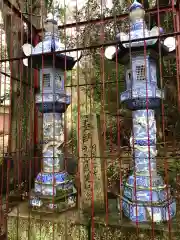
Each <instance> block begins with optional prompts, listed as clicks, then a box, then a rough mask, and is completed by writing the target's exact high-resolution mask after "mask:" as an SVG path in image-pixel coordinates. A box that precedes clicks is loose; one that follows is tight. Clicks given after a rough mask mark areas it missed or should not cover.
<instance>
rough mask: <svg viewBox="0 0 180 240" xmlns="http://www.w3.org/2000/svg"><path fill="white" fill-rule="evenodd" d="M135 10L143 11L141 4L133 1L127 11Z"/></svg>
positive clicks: (135, 0)
mask: <svg viewBox="0 0 180 240" xmlns="http://www.w3.org/2000/svg"><path fill="white" fill-rule="evenodd" d="M137 8H140V9H144V7H143V5H142V4H141V3H139V2H138V1H137V0H134V2H133V3H132V5H131V6H130V8H129V11H130V12H132V11H133V10H135V9H137Z"/></svg>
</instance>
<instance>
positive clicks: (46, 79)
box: [43, 73, 51, 88]
mask: <svg viewBox="0 0 180 240" xmlns="http://www.w3.org/2000/svg"><path fill="white" fill-rule="evenodd" d="M43 85H44V87H46V88H47V87H51V76H50V73H44V74H43Z"/></svg>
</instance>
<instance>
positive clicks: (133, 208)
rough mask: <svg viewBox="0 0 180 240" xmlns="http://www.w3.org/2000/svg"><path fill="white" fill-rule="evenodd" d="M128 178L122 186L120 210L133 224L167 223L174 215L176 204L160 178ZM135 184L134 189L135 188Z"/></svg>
mask: <svg viewBox="0 0 180 240" xmlns="http://www.w3.org/2000/svg"><path fill="white" fill-rule="evenodd" d="M151 182H152V185H151V187H150V176H142V175H140V176H136V177H134V176H133V175H132V176H129V178H128V180H127V183H125V184H124V197H123V201H122V208H123V211H124V214H125V216H127V217H128V218H130V219H131V220H132V221H133V222H152V221H153V222H163V221H169V220H170V219H171V218H173V217H174V216H175V214H176V202H175V200H174V199H173V198H172V196H171V191H170V187H169V186H167V185H165V184H163V180H162V178H161V176H159V175H156V176H154V177H153V178H152V180H151ZM135 184H136V187H135Z"/></svg>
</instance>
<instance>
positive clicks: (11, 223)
mask: <svg viewBox="0 0 180 240" xmlns="http://www.w3.org/2000/svg"><path fill="white" fill-rule="evenodd" d="M80 219H81V221H82V223H83V224H82V223H79V221H80ZM85 223H86V221H85V220H84V221H83V219H82V217H80V216H79V213H78V211H77V210H71V211H68V212H65V213H62V214H56V213H54V214H37V213H34V212H31V210H30V209H29V207H28V203H21V204H20V205H19V206H17V207H16V208H14V209H13V210H12V212H11V213H9V215H8V222H7V228H8V236H7V239H8V240H21V239H22V240H40V239H41V240H42V239H43V240H50V239H53V240H79V239H81V240H88V228H87V226H86V225H85Z"/></svg>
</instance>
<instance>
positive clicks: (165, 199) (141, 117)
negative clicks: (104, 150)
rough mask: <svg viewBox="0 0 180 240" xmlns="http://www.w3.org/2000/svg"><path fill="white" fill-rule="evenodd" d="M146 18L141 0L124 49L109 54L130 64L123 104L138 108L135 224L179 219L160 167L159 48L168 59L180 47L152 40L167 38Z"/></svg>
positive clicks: (129, 203) (132, 201) (131, 201)
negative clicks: (158, 155)
mask: <svg viewBox="0 0 180 240" xmlns="http://www.w3.org/2000/svg"><path fill="white" fill-rule="evenodd" d="M144 15H145V11H144V9H143V6H142V5H141V4H140V3H138V2H137V1H136V0H135V1H134V3H133V4H132V5H131V7H130V14H129V16H130V22H131V24H130V33H128V34H125V33H119V34H118V35H117V40H118V47H117V48H115V47H114V46H111V47H108V48H107V49H106V51H105V56H106V57H107V58H108V59H109V60H112V61H116V56H118V62H119V63H121V64H123V65H125V69H126V70H125V73H126V74H125V81H126V91H125V92H123V93H122V94H121V97H120V100H121V102H122V103H125V104H126V106H127V108H128V109H130V110H132V124H133V127H132V137H131V139H130V144H131V147H132V153H133V158H134V162H135V164H134V174H133V175H130V176H129V177H128V179H127V181H126V182H125V183H124V196H123V201H122V207H123V211H124V214H125V215H126V216H127V217H128V218H130V219H131V220H132V221H134V222H147V221H153V222H160V221H168V220H170V219H171V218H172V217H174V216H175V213H176V203H175V200H174V199H173V197H172V196H171V191H170V188H169V186H167V185H166V184H165V183H164V181H163V179H162V177H161V176H160V175H159V174H158V173H157V168H156V155H157V150H156V120H155V109H157V108H160V105H161V100H162V99H164V91H163V90H161V89H159V88H158V81H157V78H158V58H159V46H160V51H161V55H163V56H165V55H168V53H169V52H170V51H173V50H174V49H175V45H176V43H175V39H174V38H167V39H166V40H165V41H164V43H163V42H162V41H160V42H159V40H158V38H155V39H154V38H153V39H151V38H150V37H152V36H153V37H156V36H158V35H160V34H162V29H161V28H158V27H154V28H153V29H151V31H149V30H148V29H147V26H146V23H145V21H144ZM138 39H139V40H138ZM132 40H133V41H132ZM144 47H146V56H144ZM130 48H131V59H130V57H129V52H130V51H129V49H130ZM116 51H117V53H116Z"/></svg>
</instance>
